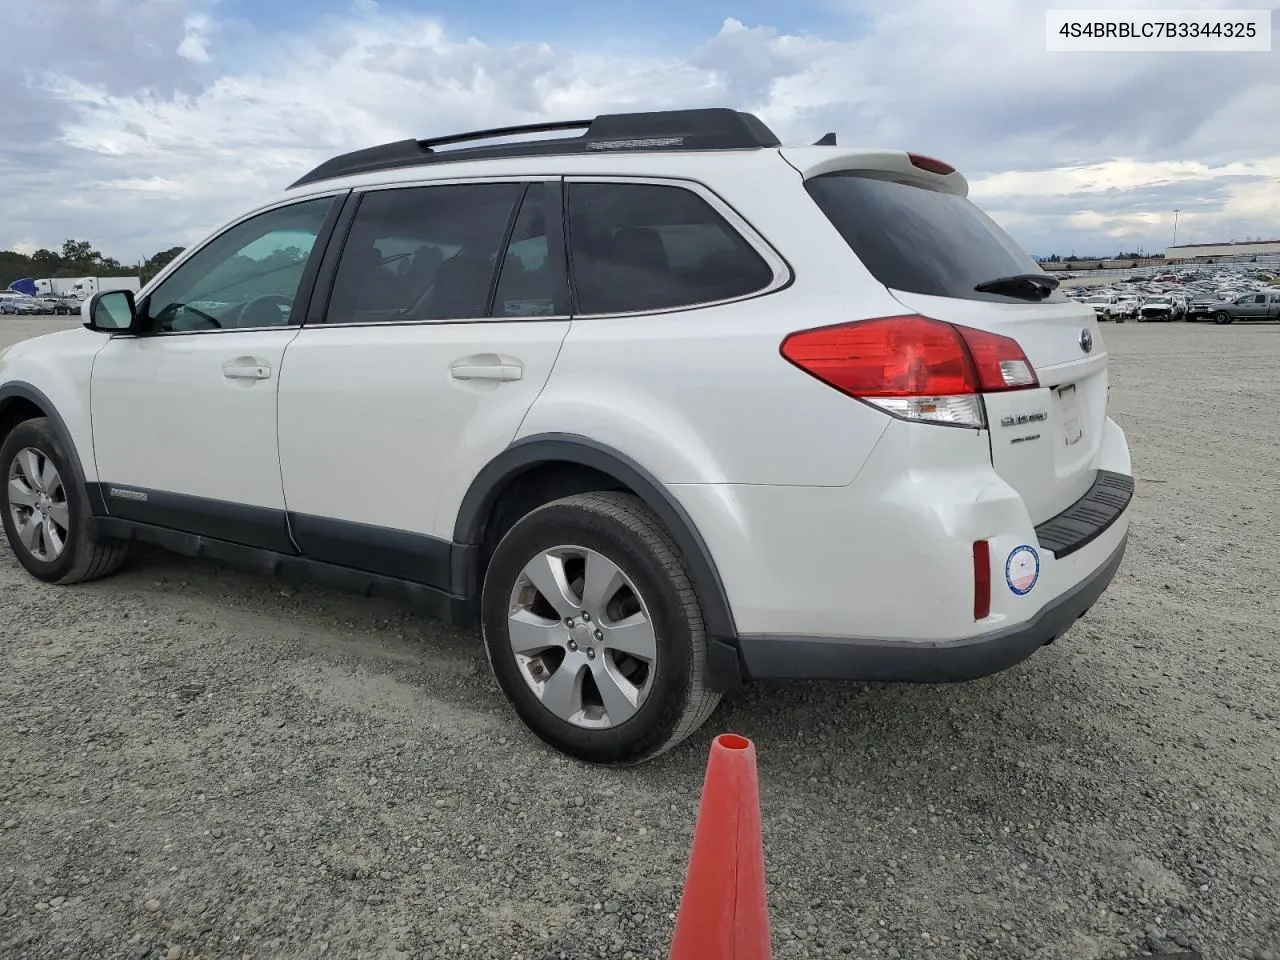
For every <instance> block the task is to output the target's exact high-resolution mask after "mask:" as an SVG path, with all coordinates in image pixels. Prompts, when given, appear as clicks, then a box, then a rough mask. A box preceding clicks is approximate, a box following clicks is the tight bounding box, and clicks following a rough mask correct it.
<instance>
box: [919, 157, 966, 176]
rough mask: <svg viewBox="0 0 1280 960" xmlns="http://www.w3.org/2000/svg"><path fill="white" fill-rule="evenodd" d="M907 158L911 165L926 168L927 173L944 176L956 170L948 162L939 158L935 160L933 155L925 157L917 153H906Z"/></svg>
mask: <svg viewBox="0 0 1280 960" xmlns="http://www.w3.org/2000/svg"><path fill="white" fill-rule="evenodd" d="M907 159H908V160H910V161H911V165H912V166H913V167H919V168H920V169H921V170H927V171H928V172H929V173H936V174H938V175H939V176H942V177H946V176H949V175H951V174H953V173H955V172H956V168H955V167H953V166H952V165H951V164H949V163H943V162H942V161H941V160H935V159H933V157H926V156H924V155H923V154H919V153H908V154H907Z"/></svg>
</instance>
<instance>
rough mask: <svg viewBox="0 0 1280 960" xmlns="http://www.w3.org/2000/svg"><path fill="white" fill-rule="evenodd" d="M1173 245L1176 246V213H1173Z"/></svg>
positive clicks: (1175, 211)
mask: <svg viewBox="0 0 1280 960" xmlns="http://www.w3.org/2000/svg"><path fill="white" fill-rule="evenodd" d="M1173 245H1174V246H1175V247H1176V246H1177V245H1178V211H1177V210H1176V209H1175V210H1174V211H1173Z"/></svg>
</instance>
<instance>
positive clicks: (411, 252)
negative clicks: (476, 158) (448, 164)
mask: <svg viewBox="0 0 1280 960" xmlns="http://www.w3.org/2000/svg"><path fill="white" fill-rule="evenodd" d="M523 189H524V188H523V185H522V184H518V183H481V184H461V185H453V184H450V185H444V186H435V187H405V188H397V189H392V190H377V191H370V192H369V193H367V194H365V195H364V197H363V198H361V200H360V206H359V208H358V209H357V210H356V215H355V219H354V220H353V221H352V223H351V232H350V234H349V235H348V237H347V242H346V245H345V246H344V247H343V249H342V258H341V259H340V260H339V261H338V270H337V275H336V277H335V278H334V283H333V293H332V295H331V296H330V299H329V312H328V317H327V319H328V322H330V323H370V322H395V321H406V320H472V319H479V318H481V317H484V316H485V315H486V313H487V307H488V302H489V290H490V286H491V284H492V282H493V276H494V271H495V264H496V263H497V261H498V259H499V257H500V256H501V255H502V251H503V245H504V242H505V240H506V235H507V229H508V226H509V225H510V223H511V218H512V214H513V213H514V212H515V205H516V203H517V202H518V201H519V199H520V196H521V194H522V193H523Z"/></svg>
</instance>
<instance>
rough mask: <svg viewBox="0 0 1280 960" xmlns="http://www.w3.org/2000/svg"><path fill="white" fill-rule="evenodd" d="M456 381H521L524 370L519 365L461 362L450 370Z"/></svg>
mask: <svg viewBox="0 0 1280 960" xmlns="http://www.w3.org/2000/svg"><path fill="white" fill-rule="evenodd" d="M449 375H450V376H451V377H453V379H455V380H502V381H510V380H520V379H523V377H524V369H523V368H522V367H521V366H520V364H518V363H471V362H468V361H465V360H464V361H459V362H458V363H455V364H454V365H453V366H451V367H450V368H449Z"/></svg>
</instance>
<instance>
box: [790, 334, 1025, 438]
mask: <svg viewBox="0 0 1280 960" xmlns="http://www.w3.org/2000/svg"><path fill="white" fill-rule="evenodd" d="M782 355H783V356H784V357H785V358H786V359H787V360H789V361H791V362H792V363H794V364H795V365H796V366H797V367H799V368H800V369H801V370H803V371H804V372H805V373H807V374H809V375H810V376H813V377H816V378H817V379H819V380H821V381H822V382H823V383H826V384H828V385H829V386H832V387H835V388H836V389H837V390H839V391H841V392H842V393H846V394H848V395H849V396H851V397H857V398H859V399H861V400H866V401H868V402H870V403H873V404H875V405H876V406H878V407H880V408H881V409H883V410H886V411H888V412H889V413H892V414H893V415H895V416H898V417H903V418H905V419H908V420H926V421H930V422H933V423H948V424H952V425H953V426H962V427H982V426H984V425H985V423H986V420H985V417H984V414H983V409H982V402H981V400H980V398H979V397H978V394H981V393H986V392H992V391H996V390H1002V391H1003V390H1019V389H1025V388H1028V387H1034V386H1037V385H1038V383H1037V380H1036V376H1035V371H1034V370H1032V368H1031V364H1030V362H1029V361H1028V360H1027V358H1026V356H1025V355H1024V354H1023V352H1022V348H1021V347H1019V346H1018V344H1017V343H1016V342H1015V341H1013V340H1010V339H1009V338H1008V337H1002V336H999V335H998V334H993V333H986V332H985V331H982V330H971V329H969V328H968V327H957V326H953V325H952V324H949V323H943V322H942V321H941V320H933V319H931V318H929V317H921V316H918V315H916V314H909V315H906V316H895V317H879V318H876V319H873V320H858V321H856V322H854V323H845V324H838V325H836V326H831V327H819V328H817V329H815V330H802V331H800V332H799V333H793V334H791V335H790V336H789V337H787V338H786V339H785V340H783V341H782Z"/></svg>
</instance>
